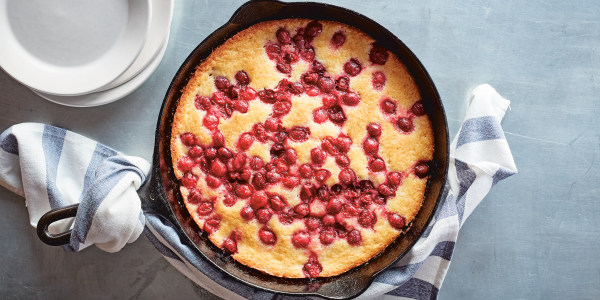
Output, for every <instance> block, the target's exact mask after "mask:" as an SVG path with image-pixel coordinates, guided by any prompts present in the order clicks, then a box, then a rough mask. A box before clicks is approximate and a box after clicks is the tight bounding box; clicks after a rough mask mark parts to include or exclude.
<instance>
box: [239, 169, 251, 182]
mask: <svg viewBox="0 0 600 300" xmlns="http://www.w3.org/2000/svg"><path fill="white" fill-rule="evenodd" d="M250 177H252V172H251V171H250V169H248V168H245V169H243V170H241V171H240V179H241V180H244V181H250Z"/></svg>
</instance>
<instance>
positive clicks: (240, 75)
mask: <svg viewBox="0 0 600 300" xmlns="http://www.w3.org/2000/svg"><path fill="white" fill-rule="evenodd" d="M235 80H237V82H238V84H239V85H248V84H249V83H250V77H248V74H246V72H244V71H237V73H235Z"/></svg>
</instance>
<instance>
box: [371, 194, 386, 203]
mask: <svg viewBox="0 0 600 300" xmlns="http://www.w3.org/2000/svg"><path fill="white" fill-rule="evenodd" d="M373 203H375V204H378V205H384V204H385V197H383V196H381V195H376V196H375V197H373Z"/></svg>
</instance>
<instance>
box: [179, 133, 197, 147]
mask: <svg viewBox="0 0 600 300" xmlns="http://www.w3.org/2000/svg"><path fill="white" fill-rule="evenodd" d="M179 139H180V140H181V142H182V143H183V144H184V145H186V146H193V145H195V144H196V136H195V135H194V134H193V133H190V132H186V133H183V134H181V135H180V136H179Z"/></svg>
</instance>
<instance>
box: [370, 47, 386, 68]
mask: <svg viewBox="0 0 600 300" xmlns="http://www.w3.org/2000/svg"><path fill="white" fill-rule="evenodd" d="M389 56H390V54H389V53H388V51H387V50H386V49H385V48H383V47H381V46H379V45H377V44H373V47H372V48H371V51H369V59H370V60H371V62H372V63H374V64H377V65H384V64H385V63H386V62H387V60H388V58H389Z"/></svg>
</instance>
